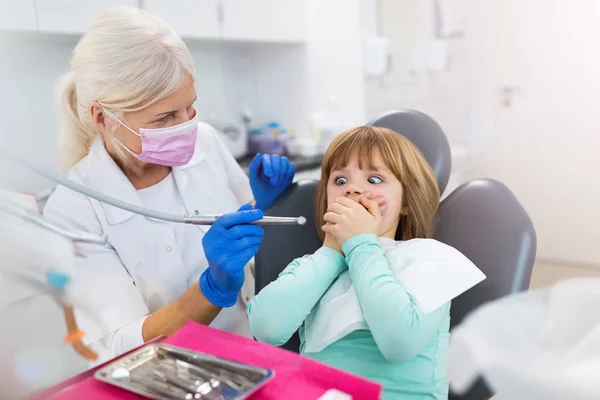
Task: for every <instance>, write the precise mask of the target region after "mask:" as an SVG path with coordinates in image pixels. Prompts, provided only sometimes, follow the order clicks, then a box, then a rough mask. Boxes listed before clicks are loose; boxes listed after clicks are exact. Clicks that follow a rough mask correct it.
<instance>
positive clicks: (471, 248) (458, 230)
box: [256, 110, 536, 400]
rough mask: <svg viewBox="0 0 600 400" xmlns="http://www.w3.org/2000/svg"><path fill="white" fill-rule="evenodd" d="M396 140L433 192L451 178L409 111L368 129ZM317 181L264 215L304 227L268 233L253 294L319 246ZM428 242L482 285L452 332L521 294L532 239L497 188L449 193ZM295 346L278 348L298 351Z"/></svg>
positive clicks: (438, 146) (479, 185) (424, 123)
mask: <svg viewBox="0 0 600 400" xmlns="http://www.w3.org/2000/svg"><path fill="white" fill-rule="evenodd" d="M369 124H370V125H374V126H381V127H386V128H389V129H392V130H394V131H396V132H399V133H401V134H402V135H404V136H405V137H407V138H408V139H409V140H411V141H412V142H413V143H415V145H416V146H417V147H418V148H419V150H420V151H421V152H422V153H423V155H424V156H425V158H426V159H427V161H428V162H429V163H430V164H431V165H432V167H433V169H434V173H435V175H436V178H437V180H438V186H439V187H440V192H442V191H443V189H444V188H445V187H446V184H447V182H448V179H449V176H450V169H451V159H450V147H449V144H448V140H447V138H446V136H445V134H444V132H443V130H442V129H441V128H440V126H439V125H438V124H437V123H435V121H433V120H432V119H431V118H430V117H429V116H427V115H425V114H423V113H420V112H417V111H412V110H401V111H394V112H391V113H386V114H384V115H383V116H381V117H380V118H376V119H375V120H373V121H371V122H370V123H369ZM316 187H317V182H316V181H305V182H299V183H297V184H295V185H293V186H292V187H291V188H290V189H289V190H288V191H287V192H286V196H285V197H282V198H281V199H279V200H278V201H277V202H276V203H275V204H274V205H273V207H272V208H271V209H270V210H269V214H270V215H277V216H289V215H304V216H305V217H307V219H308V220H309V224H307V225H306V226H305V227H267V228H266V229H265V239H264V241H263V244H262V247H261V250H260V252H259V253H258V255H257V257H256V274H257V277H256V290H257V292H259V291H260V290H261V289H262V288H263V287H264V286H266V285H267V284H268V283H269V282H271V281H272V280H274V279H276V277H277V275H278V274H279V273H280V272H281V271H282V270H283V268H285V267H286V266H287V264H288V263H289V262H290V261H292V260H293V259H294V258H297V257H300V256H302V255H304V254H309V253H312V252H314V251H316V249H318V248H319V247H320V246H321V241H320V240H319V237H318V234H317V230H316V227H315V223H314V207H313V198H314V193H315V190H316ZM435 238H436V239H437V240H439V241H441V242H443V243H446V244H448V245H450V246H453V247H455V248H456V249H458V250H459V251H461V252H462V253H463V254H464V255H465V256H467V257H468V258H469V259H470V260H471V261H473V263H475V265H477V266H478V267H479V268H480V269H481V270H482V271H483V273H484V274H485V275H486V276H487V279H486V280H485V281H483V282H482V283H480V284H479V285H477V286H476V287H474V288H473V289H471V290H469V291H467V292H466V293H464V294H462V295H461V296H459V297H458V298H456V299H455V300H453V302H452V307H451V319H452V326H454V325H456V324H457V323H459V322H460V321H462V319H463V318H464V316H465V315H466V314H468V313H469V312H470V311H472V310H473V309H475V308H477V307H479V306H480V305H482V304H484V303H486V302H488V301H491V300H495V299H497V298H499V297H502V296H505V295H508V294H511V293H514V292H517V291H520V290H526V289H527V287H528V286H529V280H530V277H531V271H532V268H533V263H534V258H535V253H536V235H535V230H534V227H533V224H532V222H531V219H530V218H529V216H528V215H527V213H526V211H525V210H524V209H523V207H522V206H521V204H520V203H519V202H518V200H517V199H516V198H515V196H514V195H513V194H512V193H511V192H510V190H509V189H508V188H507V187H506V186H505V185H503V184H502V183H500V182H497V181H494V180H490V179H476V180H473V181H470V182H467V183H465V184H463V185H462V186H460V187H459V188H457V189H456V190H454V191H453V192H452V193H451V194H450V195H449V196H448V197H447V198H445V199H444V200H443V201H442V202H441V204H440V208H439V210H438V213H437V227H436V235H435ZM298 343H299V341H298V338H297V336H296V337H294V338H293V339H292V340H290V342H288V343H287V344H286V345H285V346H284V347H285V348H287V349H289V350H294V351H298ZM489 397H490V392H489V390H488V389H487V387H486V386H485V385H484V384H483V383H482V382H478V384H477V385H476V386H475V387H474V388H473V389H472V390H471V391H470V392H469V393H467V394H466V395H463V396H460V397H451V398H452V399H454V400H487V399H488V398H489Z"/></svg>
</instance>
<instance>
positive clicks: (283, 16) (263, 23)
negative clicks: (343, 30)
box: [221, 0, 333, 43]
mask: <svg viewBox="0 0 600 400" xmlns="http://www.w3.org/2000/svg"><path fill="white" fill-rule="evenodd" d="M221 2H222V7H223V27H222V29H223V30H222V32H223V38H224V39H230V40H250V41H267V42H284V43H285V42H292V43H293V42H302V41H304V40H305V32H306V0H221ZM332 23H333V22H332Z"/></svg>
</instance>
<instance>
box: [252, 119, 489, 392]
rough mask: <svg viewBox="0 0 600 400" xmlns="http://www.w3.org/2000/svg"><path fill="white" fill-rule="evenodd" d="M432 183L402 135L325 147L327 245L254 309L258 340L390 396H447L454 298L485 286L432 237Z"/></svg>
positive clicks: (322, 198)
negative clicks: (290, 346) (296, 345)
mask: <svg viewBox="0 0 600 400" xmlns="http://www.w3.org/2000/svg"><path fill="white" fill-rule="evenodd" d="M439 197H440V194H439V189H438V187H437V183H436V180H435V177H434V174H433V172H432V170H431V168H430V166H429V164H428V163H427V162H426V161H425V159H424V158H423V156H422V155H421V153H420V152H419V151H418V150H417V149H416V147H415V146H414V145H413V144H412V143H411V142H410V141H408V140H407V139H406V138H404V137H403V136H401V135H400V134H398V133H396V132H393V131H391V130H388V129H384V128H376V127H371V126H364V127H359V128H355V129H351V130H349V131H347V132H345V133H343V134H341V135H340V136H338V137H337V138H336V139H335V140H334V141H333V143H332V144H331V146H330V147H329V149H328V150H327V152H326V154H325V157H324V160H323V165H322V176H321V182H320V184H319V187H318V189H317V193H316V198H315V208H316V210H315V212H316V218H317V222H318V224H317V225H318V226H319V227H321V229H322V230H323V232H322V233H321V234H322V237H323V238H324V242H323V247H321V248H320V249H319V250H317V251H316V252H315V253H314V254H312V255H307V256H304V257H302V258H300V259H297V260H294V261H293V262H292V263H291V264H290V265H288V266H287V268H286V269H285V270H284V271H283V272H282V273H281V274H280V275H279V278H278V279H277V280H276V281H274V282H272V283H271V284H269V285H267V286H266V287H265V288H264V289H263V290H262V291H261V292H260V293H259V294H258V295H257V296H256V297H255V298H254V299H253V300H252V301H251V302H250V303H249V304H248V308H247V309H248V315H249V317H250V327H251V328H252V332H253V334H254V336H255V337H256V338H257V339H258V340H260V341H264V342H267V343H270V344H273V345H279V346H280V345H282V344H284V343H285V342H286V341H287V340H288V339H289V338H290V337H291V336H292V334H293V333H294V332H295V331H296V330H297V329H300V339H301V347H300V351H301V353H302V354H303V355H304V356H307V357H310V358H313V359H315V360H318V361H321V362H324V363H326V364H329V365H331V366H334V367H337V368H340V369H343V370H346V371H348V372H351V373H354V374H357V375H361V376H363V377H365V378H367V379H371V380H374V381H377V382H379V383H381V384H382V385H383V389H384V398H386V399H403V400H413V399H414V400H416V399H419V400H420V399H447V398H448V380H447V378H446V373H445V363H446V352H447V348H448V337H449V327H450V300H452V299H453V298H454V297H456V296H457V295H459V294H460V293H462V292H464V291H465V290H467V289H468V288H470V287H472V286H474V285H475V284H477V283H478V282H480V281H481V280H483V279H484V278H485V277H484V276H483V274H482V273H481V271H479V269H477V267H475V265H473V264H472V263H471V262H470V261H469V260H468V259H467V258H466V257H465V256H464V255H462V254H461V253H460V252H458V251H457V250H455V249H454V248H452V247H450V246H447V245H444V244H442V243H440V242H438V241H435V240H433V239H431V237H432V236H433V230H434V227H433V223H434V215H435V212H436V210H437V207H438V204H439Z"/></svg>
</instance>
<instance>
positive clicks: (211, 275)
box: [200, 204, 264, 307]
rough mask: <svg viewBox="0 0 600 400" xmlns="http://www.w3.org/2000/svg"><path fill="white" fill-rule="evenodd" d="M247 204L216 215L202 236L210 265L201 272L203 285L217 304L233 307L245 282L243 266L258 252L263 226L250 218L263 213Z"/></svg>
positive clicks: (203, 291)
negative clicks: (255, 223)
mask: <svg viewBox="0 0 600 400" xmlns="http://www.w3.org/2000/svg"><path fill="white" fill-rule="evenodd" d="M263 215H264V214H263V212H262V211H261V210H253V209H252V206H250V205H249V204H246V205H244V206H242V207H241V208H240V209H239V210H238V211H237V212H235V213H230V214H225V215H223V216H221V217H220V218H219V219H217V220H216V221H215V222H214V223H213V225H212V226H211V228H210V229H209V230H208V232H206V235H204V237H203V238H202V246H203V247H204V254H205V255H206V258H207V259H208V268H207V269H206V270H205V271H204V272H203V273H202V275H201V276H200V289H201V290H202V293H204V296H205V297H206V298H207V299H208V301H210V302H211V303H213V304H214V305H216V306H220V307H231V306H233V305H234V304H235V303H236V301H237V296H238V292H239V291H240V289H241V288H242V285H243V284H244V266H245V265H246V264H247V263H248V261H250V259H251V258H252V257H254V255H255V254H256V253H257V252H258V248H259V245H260V243H261V242H262V240H263V234H264V231H263V229H262V228H261V227H260V226H258V225H251V224H249V222H252V221H256V220H259V219H261V218H262V217H263Z"/></svg>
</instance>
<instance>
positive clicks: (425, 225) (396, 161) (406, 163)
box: [315, 126, 440, 240]
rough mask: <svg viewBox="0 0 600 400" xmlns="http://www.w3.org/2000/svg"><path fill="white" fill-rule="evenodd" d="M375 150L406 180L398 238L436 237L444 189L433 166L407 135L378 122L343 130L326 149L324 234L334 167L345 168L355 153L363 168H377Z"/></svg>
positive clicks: (319, 211) (321, 209)
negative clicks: (434, 234)
mask: <svg viewBox="0 0 600 400" xmlns="http://www.w3.org/2000/svg"><path fill="white" fill-rule="evenodd" d="M375 154H379V155H380V156H381V159H382V161H383V162H384V163H385V165H386V167H387V168H389V170H390V172H392V173H393V174H394V176H396V178H397V179H398V180H399V181H400V183H401V184H402V189H403V198H402V207H403V209H405V210H406V215H401V216H400V222H399V224H398V229H397V231H396V240H408V239H414V238H431V237H433V231H434V216H435V213H436V211H437V208H438V205H439V201H440V191H439V188H438V185H437V181H436V179H435V175H434V174H433V171H432V170H431V166H430V165H429V164H428V163H427V161H426V160H425V158H424V157H423V155H422V154H421V152H420V151H419V150H418V149H417V148H416V146H415V145H414V144H413V143H412V142H410V141H409V140H408V139H406V138H405V137H404V136H402V135H400V134H399V133H396V132H394V131H392V130H390V129H386V128H378V127H374V126H360V127H358V128H354V129H350V130H348V131H346V132H344V133H342V134H341V135H339V136H338V137H336V138H335V139H334V140H333V142H332V143H331V145H330V146H329V148H328V149H327V151H326V153H325V156H324V158H323V164H322V167H321V168H322V169H321V182H320V183H319V186H318V187H317V193H316V196H315V217H316V220H317V227H318V230H319V234H320V235H321V237H323V236H324V234H323V231H322V230H321V226H323V224H324V221H323V215H325V212H326V211H327V183H328V182H329V178H330V174H331V171H333V170H338V169H341V168H344V167H345V166H346V165H348V161H349V160H350V158H351V157H353V156H356V157H357V158H358V163H359V168H363V166H365V167H368V168H371V169H374V167H375V166H374V165H373V159H374V156H375ZM403 214H404V213H403Z"/></svg>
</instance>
